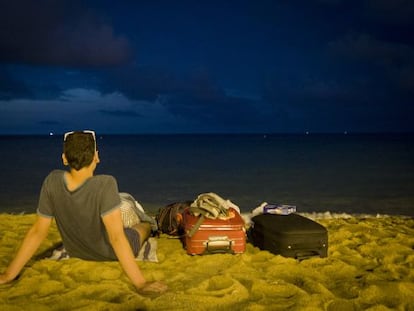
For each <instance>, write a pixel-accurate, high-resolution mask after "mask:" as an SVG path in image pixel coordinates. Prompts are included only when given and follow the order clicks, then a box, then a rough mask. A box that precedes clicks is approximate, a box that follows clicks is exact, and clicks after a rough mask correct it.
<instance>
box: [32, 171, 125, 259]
mask: <svg viewBox="0 0 414 311" xmlns="http://www.w3.org/2000/svg"><path fill="white" fill-rule="evenodd" d="M64 173H65V172H64V171H62V170H54V171H52V172H51V173H50V174H49V175H48V176H47V177H46V179H45V180H44V182H43V185H42V189H41V192H40V198H39V205H38V209H37V213H38V214H39V215H41V216H44V217H54V218H55V219H56V224H57V227H58V230H59V232H60V234H61V236H62V240H63V244H64V245H65V248H66V251H67V252H68V254H69V256H71V257H78V258H81V259H86V260H96V261H107V260H116V259H117V258H116V255H115V253H114V250H113V248H112V246H111V244H110V242H109V238H108V235H107V232H106V229H105V226H104V224H103V221H102V218H101V217H102V216H104V215H105V214H107V213H109V212H111V211H113V210H114V209H115V208H119V207H120V204H121V199H120V197H119V193H118V185H117V182H116V180H115V178H114V177H113V176H110V175H96V176H93V177H91V178H89V179H88V180H86V181H85V182H84V183H83V184H82V185H81V186H80V187H79V188H77V189H76V190H74V191H69V190H68V188H67V186H66V182H65V178H64Z"/></svg>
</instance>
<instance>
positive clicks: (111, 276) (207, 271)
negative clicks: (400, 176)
mask: <svg viewBox="0 0 414 311" xmlns="http://www.w3.org/2000/svg"><path fill="white" fill-rule="evenodd" d="M34 219H35V216H34V215H14V216H13V215H7V214H0V234H1V238H0V271H3V270H4V269H5V268H6V265H7V263H8V262H9V261H10V259H11V258H12V255H13V254H14V252H15V250H16V248H17V247H18V245H19V243H20V241H21V239H22V238H23V236H24V233H25V232H26V230H27V229H28V228H29V226H30V225H31V223H32V222H33V220H34ZM317 221H318V222H320V223H322V224H323V225H325V226H326V227H327V228H328V232H329V243H330V245H329V256H328V258H324V259H322V258H313V259H308V260H303V261H301V262H298V261H296V260H294V259H289V258H284V257H281V256H276V255H273V254H271V253H269V252H267V251H260V250H259V249H257V248H255V247H253V246H252V245H250V244H248V245H247V250H246V253H244V254H242V255H229V254H216V255H208V256H188V255H187V254H186V253H185V251H184V249H183V248H182V246H181V243H180V242H179V240H177V239H171V238H168V237H167V236H162V237H161V238H160V239H159V240H158V258H159V263H149V262H145V263H142V262H139V265H140V267H141V269H142V270H143V272H144V274H145V276H146V277H147V279H148V280H164V281H165V282H166V283H167V284H168V286H169V291H168V292H167V293H166V294H164V295H162V296H160V297H157V298H152V299H151V298H147V297H142V296H140V295H138V294H136V292H135V291H134V288H133V286H132V285H131V283H130V282H129V281H128V279H127V278H126V276H125V275H124V274H123V272H122V271H121V268H120V266H119V264H118V263H117V262H88V261H82V260H79V259H69V260H64V261H52V260H45V259H44V260H32V261H31V262H29V264H28V265H27V268H26V269H25V270H24V271H23V273H22V275H21V276H20V278H19V279H18V280H17V281H15V282H13V283H12V284H7V285H0V310H2V311H7V310H31V311H33V310H88V311H90V310H122V311H124V310H414V251H413V247H414V220H413V219H410V218H405V217H342V218H330V219H322V218H318V219H317ZM59 240H60V238H59V234H58V233H57V231H56V228H55V227H53V228H52V231H51V232H50V234H49V237H48V239H47V241H46V242H45V243H44V244H42V247H41V249H40V250H39V252H41V251H44V250H45V249H47V248H49V247H51V246H52V245H54V244H55V243H57V242H58V241H59Z"/></svg>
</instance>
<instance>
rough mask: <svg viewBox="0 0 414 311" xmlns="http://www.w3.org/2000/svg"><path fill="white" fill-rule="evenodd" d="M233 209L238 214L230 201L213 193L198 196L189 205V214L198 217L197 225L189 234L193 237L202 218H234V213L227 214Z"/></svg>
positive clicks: (237, 209) (238, 211)
mask: <svg viewBox="0 0 414 311" xmlns="http://www.w3.org/2000/svg"><path fill="white" fill-rule="evenodd" d="M230 209H233V210H234V211H236V212H237V213H239V214H240V208H239V207H238V206H237V205H235V204H234V203H233V202H231V201H230V200H225V199H223V198H222V197H220V196H219V195H218V194H216V193H214V192H207V193H202V194H200V195H199V196H198V197H197V199H195V200H194V202H192V203H191V206H190V209H189V211H190V213H191V214H192V215H194V216H197V217H199V218H198V221H197V223H196V224H195V225H194V227H193V228H192V229H191V231H190V232H189V236H190V237H191V236H193V235H194V233H195V232H196V231H197V230H198V228H199V227H200V226H201V224H202V223H203V221H204V218H210V219H222V220H224V219H229V218H232V217H234V213H231V214H230V213H229V210H230Z"/></svg>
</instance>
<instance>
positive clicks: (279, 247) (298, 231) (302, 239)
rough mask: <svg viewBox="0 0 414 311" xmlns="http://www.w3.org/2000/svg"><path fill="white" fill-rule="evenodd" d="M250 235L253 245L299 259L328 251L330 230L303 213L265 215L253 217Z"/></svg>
mask: <svg viewBox="0 0 414 311" xmlns="http://www.w3.org/2000/svg"><path fill="white" fill-rule="evenodd" d="M252 222H253V224H252V227H251V228H250V232H249V238H250V239H251V242H252V243H253V245H255V246H257V247H259V248H260V249H262V250H268V251H270V252H272V253H274V254H280V255H282V256H285V257H293V258H296V259H299V260H301V259H305V258H309V257H313V256H320V257H326V256H327V254H328V231H327V230H326V228H325V227H324V226H322V225H321V224H319V223H317V222H315V221H313V220H311V219H309V218H306V217H303V216H301V215H299V214H295V213H292V214H289V215H275V214H261V215H257V216H255V217H253V218H252Z"/></svg>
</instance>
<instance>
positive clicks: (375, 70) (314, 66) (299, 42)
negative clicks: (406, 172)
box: [0, 0, 414, 135]
mask: <svg viewBox="0 0 414 311" xmlns="http://www.w3.org/2000/svg"><path fill="white" fill-rule="evenodd" d="M413 117H414V1H412V0H356V1H353V0H303V1H299V0H285V1H277V0H273V1H267V0H252V1H242V0H240V1H225V0H221V1H214V0H208V1H194V0H193V1H156V0H154V1H139V0H130V1H127V0H117V1H113V0H96V1H89V0H86V1H81V0H79V1H78V0H67V1H64V0H62V1H59V0H36V1H34V0H13V1H9V0H7V1H6V0H1V1H0V134H45V135H47V134H49V132H54V133H62V132H64V131H68V130H73V129H95V130H96V131H98V132H100V133H292V132H293V133H304V132H306V131H309V133H316V132H335V133H343V132H344V131H347V132H349V133H353V132H407V131H414V122H413Z"/></svg>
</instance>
